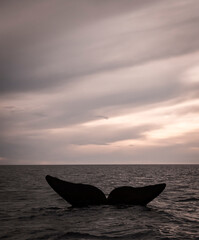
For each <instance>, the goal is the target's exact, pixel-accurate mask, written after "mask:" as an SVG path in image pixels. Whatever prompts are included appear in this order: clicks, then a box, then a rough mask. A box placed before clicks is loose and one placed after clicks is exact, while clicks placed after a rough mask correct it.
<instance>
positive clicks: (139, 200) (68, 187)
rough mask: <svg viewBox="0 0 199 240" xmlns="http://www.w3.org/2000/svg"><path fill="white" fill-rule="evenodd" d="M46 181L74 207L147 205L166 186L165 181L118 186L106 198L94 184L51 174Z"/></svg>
mask: <svg viewBox="0 0 199 240" xmlns="http://www.w3.org/2000/svg"><path fill="white" fill-rule="evenodd" d="M46 181H47V182H48V184H49V185H50V186H51V187H52V189H53V190H54V191H55V192H56V193H58V194H59V195H60V196H61V197H62V198H63V199H65V200H66V201H67V202H68V203H70V204H71V205H72V206H73V207H83V206H89V205H105V204H109V205H117V204H128V205H146V204H148V203H149V202H151V201H152V200H153V199H154V198H156V197H157V196H158V195H159V194H160V193H161V192H162V191H163V190H164V189H165V187H166V184H165V183H162V184H156V185H151V186H146V187H139V188H133V187H130V186H124V187H118V188H115V189H114V190H113V191H111V193H110V194H109V196H108V198H106V196H105V194H104V193H103V192H102V191H101V190H100V189H98V188H97V187H95V186H92V185H88V184H82V183H71V182H66V181H63V180H60V179H58V178H55V177H51V176H49V175H47V176H46Z"/></svg>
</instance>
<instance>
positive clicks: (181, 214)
mask: <svg viewBox="0 0 199 240" xmlns="http://www.w3.org/2000/svg"><path fill="white" fill-rule="evenodd" d="M47 174H49V175H52V176H55V177H58V178H61V179H63V180H67V181H71V182H76V183H78V182H79V183H80V182H81V183H86V184H92V185H94V186H96V187H98V188H100V189H101V190H102V191H103V192H104V193H105V194H106V195H108V194H109V193H110V191H111V190H113V189H114V188H115V187H118V186H124V185H130V186H133V187H139V186H145V185H151V184H158V183H164V182H165V183H166V184H167V186H166V189H165V190H164V191H163V192H162V193H161V195H159V196H158V197H157V198H156V199H154V200H153V201H152V202H150V203H149V204H148V205H147V207H142V206H91V207H85V208H71V207H70V205H69V204H68V203H67V202H66V201H64V200H63V199H62V198H61V197H60V196H58V195H57V194H56V193H55V192H54V191H53V190H52V189H51V188H50V186H49V185H48V184H47V182H46V180H45V176H46V175H47ZM0 239H13V240H16V239H20V240H23V239H32V240H33V239H35V240H36V239H37V240H40V239H53V240H54V239H71V240H75V239H77V240H80V239H82V240H83V239H84V240H88V239H90V240H91V239H92V240H94V239H95V240H97V239H99V240H100V239H103V240H111V239H118V240H119V239H121V240H125V239H186V240H188V239H194V240H196V239H199V165H108V166H107V165H99V166H96V165H86V166H85V165H84V166H80V165H78V166H77V165H76V166H75V165H73V166H69V165H64V166H0Z"/></svg>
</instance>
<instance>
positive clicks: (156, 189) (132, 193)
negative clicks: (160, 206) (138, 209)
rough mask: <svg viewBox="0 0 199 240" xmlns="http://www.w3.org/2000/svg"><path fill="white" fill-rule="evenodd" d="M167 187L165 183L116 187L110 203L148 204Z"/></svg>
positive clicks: (110, 196) (110, 195)
mask: <svg viewBox="0 0 199 240" xmlns="http://www.w3.org/2000/svg"><path fill="white" fill-rule="evenodd" d="M165 187H166V184H165V183H162V184H156V185H150V186H146V187H138V188H134V187H129V186H124V187H118V188H115V189H114V190H113V191H112V192H111V193H110V194H109V196H108V203H109V204H112V205H116V204H130V205H144V206H145V205H147V204H148V203H149V202H151V201H152V200H153V199H154V198H156V197H157V196H158V195H159V194H160V193H161V192H162V191H163V190H164V189H165Z"/></svg>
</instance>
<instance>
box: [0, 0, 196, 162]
mask: <svg viewBox="0 0 199 240" xmlns="http://www.w3.org/2000/svg"><path fill="white" fill-rule="evenodd" d="M1 5H2V6H1V9H0V18H1V20H0V35H1V43H0V50H1V56H0V73H1V88H0V89H1V90H0V92H1V96H0V100H1V101H0V102H1V109H0V113H1V115H0V121H1V126H0V130H1V139H0V142H1V143H2V144H1V149H0V150H1V151H0V156H1V159H4V160H2V161H1V162H3V163H5V162H7V163H23V164H24V163H40V162H49V163H91V162H93V163H94V162H100V163H121V162H125V163H138V162H140V163H143V162H145V163H147V162H148V163H151V162H154V163H159V162H160V163H163V162H172V161H176V162H183V163H184V162H186V159H187V158H189V159H190V161H191V162H192V163H195V162H196V155H197V153H198V152H197V151H198V150H197V147H196V145H197V144H196V143H197V141H198V140H197V138H196V137H194V140H193V141H191V136H192V135H194V134H193V132H196V133H197V132H198V130H199V126H198V120H199V119H198V117H197V112H198V108H199V103H198V96H199V95H198V93H199V92H198V80H197V79H198V77H199V71H198V69H199V68H198V63H199V50H198V49H199V42H198V37H199V30H198V22H199V17H198V11H197V9H198V8H197V3H196V2H195V1H192V0H189V1H173V0H169V1H167V2H164V1H161V2H160V1H155V0H150V1H149V0H147V1H134V0H124V1H122V2H121V1H119V0H114V1H97V0H96V1H95V0H94V1H90V0H81V1H74V2H72V1H71V2H70V1H59V3H57V2H55V1H53V0H50V1H43V2H29V1H23V0H20V1H18V2H17V3H15V2H12V3H7V2H5V1H4V3H3V4H1ZM175 141H176V142H175ZM132 146H133V147H132ZM183 147H184V148H183Z"/></svg>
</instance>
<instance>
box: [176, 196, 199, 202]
mask: <svg viewBox="0 0 199 240" xmlns="http://www.w3.org/2000/svg"><path fill="white" fill-rule="evenodd" d="M196 201H199V198H194V197H192V198H186V199H180V200H178V201H177V202H196Z"/></svg>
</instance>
